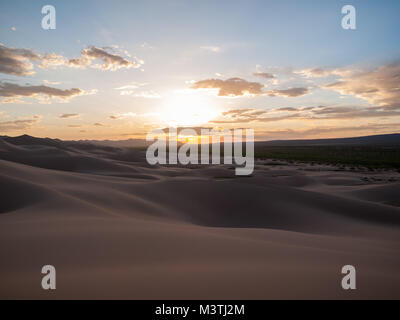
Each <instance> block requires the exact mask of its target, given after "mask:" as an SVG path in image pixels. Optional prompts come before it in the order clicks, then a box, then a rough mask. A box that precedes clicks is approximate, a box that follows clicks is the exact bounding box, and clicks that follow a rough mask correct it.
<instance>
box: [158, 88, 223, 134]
mask: <svg viewBox="0 0 400 320" xmlns="http://www.w3.org/2000/svg"><path fill="white" fill-rule="evenodd" d="M162 114H163V117H162V118H163V120H164V121H165V123H166V124H167V125H168V126H198V125H202V124H206V123H207V122H208V121H210V120H212V119H213V118H215V117H216V116H217V115H218V114H219V111H218V107H217V106H216V104H215V102H213V101H211V99H210V97H205V96H202V95H200V94H188V93H184V94H174V95H172V96H171V97H168V98H167V99H166V101H165V104H164V106H163V112H162Z"/></svg>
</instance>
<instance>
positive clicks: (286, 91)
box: [268, 88, 309, 97]
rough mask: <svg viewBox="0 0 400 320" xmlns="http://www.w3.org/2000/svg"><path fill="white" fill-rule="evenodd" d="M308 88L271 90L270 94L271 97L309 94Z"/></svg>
mask: <svg viewBox="0 0 400 320" xmlns="http://www.w3.org/2000/svg"><path fill="white" fill-rule="evenodd" d="M308 93H309V92H308V88H290V89H284V90H271V91H268V95H269V96H271V97H275V96H284V97H300V96H304V95H306V94H308Z"/></svg>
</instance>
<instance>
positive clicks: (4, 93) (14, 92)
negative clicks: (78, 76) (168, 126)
mask: <svg viewBox="0 0 400 320" xmlns="http://www.w3.org/2000/svg"><path fill="white" fill-rule="evenodd" d="M83 94H87V92H85V91H84V90H82V89H79V88H72V89H65V90H62V89H58V88H52V87H48V86H44V85H40V86H30V85H27V86H20V85H18V84H15V83H8V82H0V97H36V98H37V97H40V96H42V97H45V98H54V97H56V98H61V99H64V100H66V99H69V98H72V97H75V96H80V95H83Z"/></svg>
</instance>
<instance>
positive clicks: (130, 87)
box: [115, 82, 147, 90]
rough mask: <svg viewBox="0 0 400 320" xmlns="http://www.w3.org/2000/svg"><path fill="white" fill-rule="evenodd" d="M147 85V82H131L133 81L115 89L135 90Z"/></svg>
mask: <svg viewBox="0 0 400 320" xmlns="http://www.w3.org/2000/svg"><path fill="white" fill-rule="evenodd" d="M145 85H147V83H138V82H131V83H129V84H126V85H124V86H121V87H118V88H115V90H133V89H137V88H139V87H143V86H145Z"/></svg>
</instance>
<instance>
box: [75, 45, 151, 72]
mask: <svg viewBox="0 0 400 320" xmlns="http://www.w3.org/2000/svg"><path fill="white" fill-rule="evenodd" d="M107 50H108V51H107ZM109 51H110V48H98V47H95V46H89V47H88V48H87V49H84V50H82V51H81V57H80V58H75V59H70V60H68V65H69V66H72V67H79V68H82V67H86V66H89V65H91V64H92V62H93V61H94V60H101V61H102V63H101V64H96V65H93V67H94V68H100V69H102V70H111V71H115V70H118V69H121V68H127V69H129V68H139V67H140V66H142V65H143V64H144V62H143V60H141V59H137V58H134V60H133V61H132V60H128V59H126V58H124V57H122V56H121V55H119V54H117V53H111V52H109Z"/></svg>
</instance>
